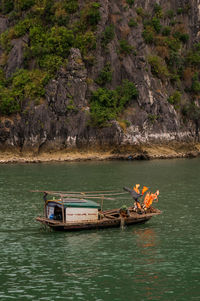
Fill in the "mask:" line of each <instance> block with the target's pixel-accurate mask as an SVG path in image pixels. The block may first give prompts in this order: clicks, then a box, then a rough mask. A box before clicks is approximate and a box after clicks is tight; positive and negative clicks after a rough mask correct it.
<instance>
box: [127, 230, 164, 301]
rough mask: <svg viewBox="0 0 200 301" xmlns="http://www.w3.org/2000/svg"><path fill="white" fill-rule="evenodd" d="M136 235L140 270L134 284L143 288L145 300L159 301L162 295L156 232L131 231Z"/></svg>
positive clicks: (162, 285) (162, 284)
mask: <svg viewBox="0 0 200 301" xmlns="http://www.w3.org/2000/svg"><path fill="white" fill-rule="evenodd" d="M133 233H134V235H136V243H137V246H138V250H139V252H140V255H139V256H138V259H140V264H141V265H142V268H140V269H138V271H137V273H136V277H135V279H134V282H135V284H137V285H138V284H140V285H142V287H143V291H144V297H145V299H146V300H161V296H162V295H163V291H162V289H161V288H162V287H163V288H164V283H162V281H163V278H162V277H160V274H159V272H158V269H157V268H155V267H158V266H159V264H160V263H161V259H160V258H159V240H158V237H157V235H156V232H155V231H154V229H152V228H146V229H139V230H134V231H133Z"/></svg>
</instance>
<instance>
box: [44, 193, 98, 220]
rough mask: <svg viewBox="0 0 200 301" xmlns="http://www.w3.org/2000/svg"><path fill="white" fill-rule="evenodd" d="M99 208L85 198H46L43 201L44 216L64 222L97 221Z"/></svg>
mask: <svg viewBox="0 0 200 301" xmlns="http://www.w3.org/2000/svg"><path fill="white" fill-rule="evenodd" d="M99 209H100V205H99V204H97V203H96V202H93V201H90V200H85V199H78V198H77V199H76V198H63V199H62V200H61V199H58V200H47V201H46V203H45V217H46V218H48V219H52V220H58V221H62V222H65V223H68V222H69V223H74V222H76V223H77V222H84V221H97V220H98V210H99Z"/></svg>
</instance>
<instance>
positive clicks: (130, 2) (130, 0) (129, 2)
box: [126, 0, 135, 6]
mask: <svg viewBox="0 0 200 301" xmlns="http://www.w3.org/2000/svg"><path fill="white" fill-rule="evenodd" d="M134 2H135V0H126V3H127V4H128V5H129V6H132V5H133V4H134Z"/></svg>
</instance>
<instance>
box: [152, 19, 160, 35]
mask: <svg viewBox="0 0 200 301" xmlns="http://www.w3.org/2000/svg"><path fill="white" fill-rule="evenodd" d="M151 22H152V25H153V28H154V29H155V31H156V32H157V33H159V32H160V30H161V28H162V25H161V24H160V19H159V18H156V17H153V18H152V21H151Z"/></svg>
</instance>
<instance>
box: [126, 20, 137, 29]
mask: <svg viewBox="0 0 200 301" xmlns="http://www.w3.org/2000/svg"><path fill="white" fill-rule="evenodd" d="M128 25H129V26H130V27H137V22H136V21H135V20H134V19H133V18H131V19H130V20H129V22H128Z"/></svg>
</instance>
